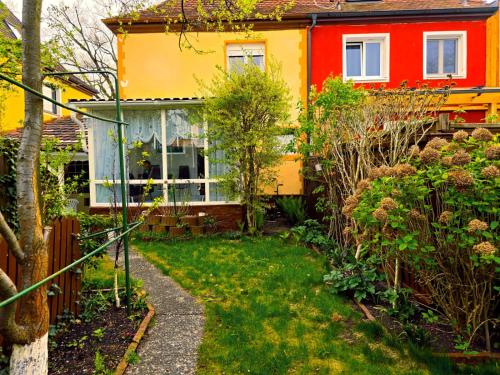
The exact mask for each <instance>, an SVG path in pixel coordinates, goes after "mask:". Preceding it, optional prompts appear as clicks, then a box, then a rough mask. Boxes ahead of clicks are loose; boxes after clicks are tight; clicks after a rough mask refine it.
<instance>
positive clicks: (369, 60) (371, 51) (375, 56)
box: [365, 42, 380, 77]
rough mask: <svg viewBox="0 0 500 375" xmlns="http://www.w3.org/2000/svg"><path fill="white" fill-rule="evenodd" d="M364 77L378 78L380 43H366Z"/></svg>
mask: <svg viewBox="0 0 500 375" xmlns="http://www.w3.org/2000/svg"><path fill="white" fill-rule="evenodd" d="M365 48H366V75H367V76H376V77H379V76H380V43H379V42H376V43H372V42H370V43H366V44H365Z"/></svg>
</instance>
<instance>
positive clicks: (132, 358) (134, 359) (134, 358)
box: [127, 350, 141, 365]
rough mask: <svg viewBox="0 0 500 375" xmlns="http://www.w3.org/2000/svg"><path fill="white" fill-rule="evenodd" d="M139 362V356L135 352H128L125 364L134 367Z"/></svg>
mask: <svg viewBox="0 0 500 375" xmlns="http://www.w3.org/2000/svg"><path fill="white" fill-rule="evenodd" d="M140 361H141V357H140V356H139V354H137V352H136V351H135V350H134V351H132V352H130V353H128V355H127V363H129V364H131V365H136V364H138V363H139V362H140Z"/></svg>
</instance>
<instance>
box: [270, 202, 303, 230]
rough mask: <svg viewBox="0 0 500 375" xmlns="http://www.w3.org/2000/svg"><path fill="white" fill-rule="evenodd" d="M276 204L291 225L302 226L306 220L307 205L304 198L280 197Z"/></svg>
mask: <svg viewBox="0 0 500 375" xmlns="http://www.w3.org/2000/svg"><path fill="white" fill-rule="evenodd" d="M276 204H277V205H278V207H279V208H280V210H281V211H282V212H283V214H284V215H285V216H286V218H287V220H288V222H289V223H290V224H292V225H296V224H302V223H303V222H304V220H305V219H306V204H305V202H304V199H303V198H302V197H280V198H277V199H276Z"/></svg>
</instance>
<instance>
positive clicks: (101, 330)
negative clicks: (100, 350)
mask: <svg viewBox="0 0 500 375" xmlns="http://www.w3.org/2000/svg"><path fill="white" fill-rule="evenodd" d="M105 330H106V329H105V328H97V329H95V330H94V332H92V337H94V338H95V339H96V340H97V341H102V339H103V338H104V331H105Z"/></svg>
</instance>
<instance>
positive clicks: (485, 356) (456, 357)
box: [353, 299, 500, 363]
mask: <svg viewBox="0 0 500 375" xmlns="http://www.w3.org/2000/svg"><path fill="white" fill-rule="evenodd" d="M353 301H354V303H355V304H356V305H357V306H358V307H359V309H360V310H361V311H362V312H363V314H364V315H365V316H366V318H367V319H368V320H370V321H372V322H376V321H377V319H376V318H375V317H374V316H373V315H372V314H371V313H370V310H368V308H367V307H366V306H365V305H364V304H363V303H361V302H358V301H356V300H354V299H353ZM432 355H434V356H436V357H448V358H449V359H451V360H452V361H455V362H460V363H462V362H471V361H473V362H483V361H486V360H490V359H494V360H500V353H493V352H480V353H476V354H465V353H456V352H452V353H435V352H433V353H432Z"/></svg>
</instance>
